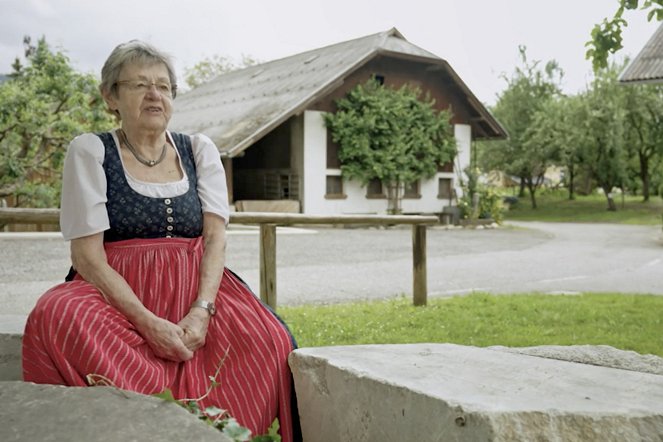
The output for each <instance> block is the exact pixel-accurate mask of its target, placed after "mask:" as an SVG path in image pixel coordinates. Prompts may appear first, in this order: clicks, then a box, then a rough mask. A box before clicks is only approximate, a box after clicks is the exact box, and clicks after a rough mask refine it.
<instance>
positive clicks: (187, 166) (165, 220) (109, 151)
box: [97, 132, 203, 242]
mask: <svg viewBox="0 0 663 442" xmlns="http://www.w3.org/2000/svg"><path fill="white" fill-rule="evenodd" d="M97 135H98V136H99V138H101V141H102V142H103V144H104V149H105V156H104V163H103V165H104V171H105V173H106V183H107V188H106V197H107V200H108V201H107V202H106V210H107V211H108V219H109V222H110V229H109V230H107V231H106V232H104V241H106V242H111V241H120V240H125V239H133V238H170V237H174V236H179V237H185V238H194V237H197V236H200V235H201V234H202V231H203V213H202V208H201V205H200V199H199V197H198V191H197V182H198V180H197V177H196V163H195V159H194V157H193V151H192V149H191V138H190V137H189V136H187V135H183V134H177V133H171V136H172V138H173V140H174V141H175V147H176V148H177V151H178V152H179V155H180V158H181V160H182V167H183V168H184V171H185V172H186V175H187V177H188V179H189V190H188V191H187V192H186V193H185V194H183V195H180V196H173V197H168V198H152V197H148V196H144V195H141V194H139V193H138V192H136V191H135V190H133V189H132V188H131V186H130V185H129V183H128V182H127V178H126V176H125V173H124V168H123V167H122V160H121V159H120V155H119V152H118V149H117V146H116V144H115V140H114V139H113V136H112V135H111V134H110V133H108V132H105V133H101V134H97Z"/></svg>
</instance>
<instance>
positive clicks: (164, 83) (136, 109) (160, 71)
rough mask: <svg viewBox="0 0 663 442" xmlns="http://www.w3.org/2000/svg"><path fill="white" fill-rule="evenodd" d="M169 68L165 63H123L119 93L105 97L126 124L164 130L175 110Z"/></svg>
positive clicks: (151, 129)
mask: <svg viewBox="0 0 663 442" xmlns="http://www.w3.org/2000/svg"><path fill="white" fill-rule="evenodd" d="M170 91H171V84H170V78H169V76H168V69H167V68H166V66H165V65H164V64H162V63H152V64H128V65H125V66H124V67H122V70H121V71H120V76H119V79H118V81H117V95H116V96H115V95H113V94H111V93H109V94H108V95H107V96H105V97H104V98H105V99H106V102H107V103H108V106H109V107H110V108H111V109H112V110H117V111H118V112H119V114H120V118H121V119H122V127H124V128H130V129H138V130H150V131H159V130H161V131H164V130H166V128H167V127H168V122H169V121H170V116H171V115H172V111H173V98H172V94H171V93H170Z"/></svg>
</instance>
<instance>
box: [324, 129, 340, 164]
mask: <svg viewBox="0 0 663 442" xmlns="http://www.w3.org/2000/svg"><path fill="white" fill-rule="evenodd" d="M338 149H339V148H338V143H334V141H333V140H332V134H331V130H330V129H329V128H327V169H340V167H341V160H339V159H338Z"/></svg>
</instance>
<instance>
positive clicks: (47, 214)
mask: <svg viewBox="0 0 663 442" xmlns="http://www.w3.org/2000/svg"><path fill="white" fill-rule="evenodd" d="M59 219H60V210H59V209H26V208H0V225H3V224H58V223H59ZM230 222H231V223H232V224H249V225H256V224H257V225H259V226H260V298H261V299H262V300H263V301H264V302H266V303H267V304H268V305H269V306H270V307H272V308H273V309H276V298H277V297H276V226H291V225H316V224H317V225H321V224H324V225H330V224H331V225H348V224H352V225H370V226H376V225H411V226H412V302H413V304H414V305H417V306H419V305H426V302H427V298H428V288H427V281H426V278H427V276H426V268H427V265H426V227H427V226H429V225H434V224H437V223H438V222H439V219H438V218H437V217H436V216H419V215H330V216H327V215H305V214H300V213H265V212H233V213H231V214H230Z"/></svg>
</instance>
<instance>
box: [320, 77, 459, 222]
mask: <svg viewBox="0 0 663 442" xmlns="http://www.w3.org/2000/svg"><path fill="white" fill-rule="evenodd" d="M421 95H422V94H421V91H420V90H419V89H417V88H413V87H410V86H408V85H405V86H403V87H401V88H400V89H393V88H391V87H388V86H383V85H381V84H379V83H378V82H377V81H375V80H374V79H371V80H369V81H368V82H367V83H365V84H363V85H358V86H356V87H355V88H354V89H352V90H351V91H350V92H349V93H348V94H347V96H346V97H344V98H342V99H340V100H337V101H336V105H337V108H338V110H337V112H335V113H328V114H326V116H325V122H326V125H327V127H328V128H329V129H330V130H331V134H332V138H333V140H334V141H335V142H338V143H339V147H340V150H339V159H340V160H341V172H342V174H343V176H345V177H347V178H349V179H358V180H360V181H361V182H362V184H364V185H365V184H367V183H368V182H369V181H370V180H372V179H379V180H380V181H381V182H382V183H384V184H386V185H387V189H388V199H389V212H391V213H399V212H400V200H401V198H402V192H403V187H404V185H405V184H407V183H413V182H416V181H417V180H419V179H422V178H430V177H432V176H433V175H434V174H435V173H436V171H437V166H438V164H444V163H446V162H448V161H451V160H452V159H453V157H454V155H455V152H456V150H455V141H454V138H453V131H452V127H451V124H450V122H449V120H450V118H451V114H450V112H449V111H447V110H442V111H437V110H436V109H435V107H434V104H435V102H434V100H432V99H430V98H429V97H428V96H425V97H423V98H422V97H421Z"/></svg>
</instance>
